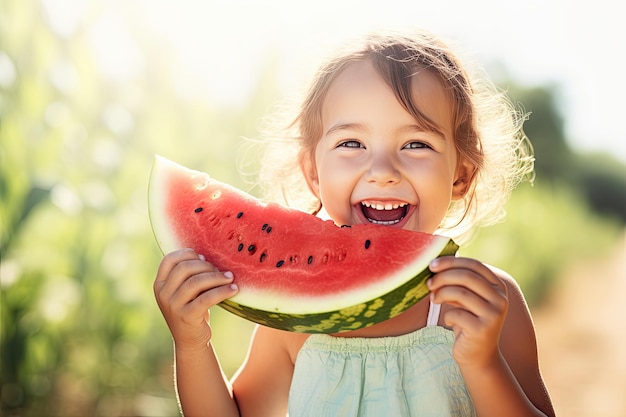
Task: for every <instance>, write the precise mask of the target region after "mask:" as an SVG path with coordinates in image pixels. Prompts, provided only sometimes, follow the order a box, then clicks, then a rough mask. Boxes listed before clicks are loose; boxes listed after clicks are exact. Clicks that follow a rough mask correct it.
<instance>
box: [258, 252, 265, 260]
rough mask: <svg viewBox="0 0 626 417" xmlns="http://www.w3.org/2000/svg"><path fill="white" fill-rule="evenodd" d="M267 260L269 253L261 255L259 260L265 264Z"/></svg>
mask: <svg viewBox="0 0 626 417" xmlns="http://www.w3.org/2000/svg"><path fill="white" fill-rule="evenodd" d="M265 258H267V253H265V252H263V253H262V254H261V257H260V258H259V262H263V261H264V260H265Z"/></svg>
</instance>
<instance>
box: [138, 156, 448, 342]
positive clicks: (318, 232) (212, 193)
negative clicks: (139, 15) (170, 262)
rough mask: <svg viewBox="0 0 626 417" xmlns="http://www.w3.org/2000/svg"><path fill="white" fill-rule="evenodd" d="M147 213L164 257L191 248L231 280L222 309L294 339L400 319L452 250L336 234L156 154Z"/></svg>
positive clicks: (369, 234) (413, 235)
mask: <svg viewBox="0 0 626 417" xmlns="http://www.w3.org/2000/svg"><path fill="white" fill-rule="evenodd" d="M149 211H150V221H151V223H152V229H153V231H154V235H155V237H156V240H157V242H158V245H159V247H160V248H161V250H162V251H163V253H168V252H170V251H173V250H176V249H179V248H185V247H190V248H193V249H194V250H195V251H196V252H198V253H200V254H203V255H205V256H206V258H207V260H208V261H209V262H211V263H213V264H214V265H215V266H216V267H217V268H218V269H219V270H222V271H232V272H233V274H234V276H235V282H236V283H237V285H238V286H239V292H238V293H237V294H236V295H235V296H234V297H232V298H230V299H228V300H226V301H224V302H223V303H221V304H220V306H221V307H223V308H225V309H226V310H228V311H230V312H232V313H234V314H236V315H239V316H241V317H244V318H246V319H248V320H251V321H254V322H256V323H260V324H263V325H266V326H270V327H274V328H277V329H282V330H289V331H296V332H305V333H338V332H342V331H348V330H355V329H358V328H361V327H366V326H371V325H373V324H376V323H379V322H381V321H383V320H387V319H389V318H391V317H394V316H396V315H398V314H400V313H401V312H403V311H404V310H406V309H407V308H409V307H411V306H412V305H414V304H415V303H416V302H418V301H419V300H421V299H422V298H423V297H424V296H426V295H427V294H428V289H427V287H426V280H427V279H428V277H430V276H431V272H430V270H429V269H428V264H429V262H430V261H431V260H432V259H434V258H436V257H438V256H442V255H453V254H455V253H456V251H457V249H458V246H457V245H456V244H455V243H454V242H453V241H452V240H451V239H449V238H446V237H443V236H436V235H430V234H425V233H419V232H413V231H409V230H403V229H396V228H390V227H385V226H380V225H374V224H359V225H354V226H351V227H337V226H336V225H335V224H334V223H333V222H332V221H330V220H322V219H320V218H318V217H316V216H313V215H311V214H307V213H304V212H301V211H297V210H294V209H289V208H286V207H283V206H280V205H277V204H265V203H262V202H261V201H259V200H257V199H256V198H254V197H252V196H250V195H249V194H246V193H244V192H243V191H240V190H238V189H236V188H234V187H231V186H229V185H227V184H224V183H222V182H220V181H218V180H215V179H213V178H211V177H210V176H209V175H207V174H205V173H202V172H198V171H194V170H191V169H188V168H186V167H184V166H181V165H179V164H176V163H174V162H172V161H169V160H167V159H165V158H163V157H160V156H156V158H155V162H154V166H153V168H152V173H151V176H150V185H149Z"/></svg>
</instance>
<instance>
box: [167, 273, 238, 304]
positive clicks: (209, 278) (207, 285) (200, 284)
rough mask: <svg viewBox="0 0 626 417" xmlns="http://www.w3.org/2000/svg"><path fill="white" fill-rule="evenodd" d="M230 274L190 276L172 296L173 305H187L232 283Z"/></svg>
mask: <svg viewBox="0 0 626 417" xmlns="http://www.w3.org/2000/svg"><path fill="white" fill-rule="evenodd" d="M232 280H233V274H232V273H230V272H224V273H222V272H218V271H211V272H201V273H198V274H194V275H191V276H189V278H187V279H186V280H185V281H184V282H183V283H182V284H181V285H180V286H179V287H178V288H177V289H176V291H175V292H174V293H173V294H172V296H171V301H170V302H171V304H172V305H185V304H188V303H189V302H191V301H193V300H195V299H196V298H197V297H199V296H200V294H202V293H204V292H207V291H210V290H212V289H215V288H218V287H222V286H225V285H226V286H227V285H229V284H231V283H232Z"/></svg>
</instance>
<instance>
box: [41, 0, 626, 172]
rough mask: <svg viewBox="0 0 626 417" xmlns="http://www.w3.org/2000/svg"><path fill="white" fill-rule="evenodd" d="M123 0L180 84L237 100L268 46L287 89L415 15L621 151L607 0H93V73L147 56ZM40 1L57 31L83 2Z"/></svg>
mask: <svg viewBox="0 0 626 417" xmlns="http://www.w3.org/2000/svg"><path fill="white" fill-rule="evenodd" d="M129 2H130V3H134V4H135V7H134V9H135V10H136V12H135V15H134V16H133V19H135V20H133V24H137V25H141V27H142V28H144V29H145V30H146V31H148V32H151V33H153V34H155V35H156V36H159V37H160V38H162V39H163V40H164V41H165V42H167V43H168V44H169V46H171V47H172V48H173V50H174V51H175V56H174V59H177V60H178V61H179V64H180V67H181V68H183V70H184V74H180V77H179V78H180V86H179V88H180V90H181V92H182V93H183V94H184V93H185V91H187V93H189V94H191V93H193V94H197V93H198V90H199V91H201V92H202V94H206V95H207V97H211V98H212V99H213V100H215V99H218V100H221V101H222V102H223V103H224V104H225V105H229V104H232V103H238V102H242V101H244V100H246V98H247V97H248V94H250V92H251V88H253V87H254V86H255V83H256V82H257V80H258V76H259V72H260V68H263V64H264V63H265V62H266V61H267V59H268V56H274V57H278V59H279V62H280V69H279V76H280V80H281V86H280V87H281V88H282V89H283V90H284V91H285V93H286V94H288V93H289V90H290V89H293V88H295V87H296V86H298V85H299V84H300V83H301V81H302V80H303V78H302V74H303V70H304V69H312V68H313V67H314V65H315V64H317V61H316V60H315V58H317V57H319V56H320V55H321V54H323V53H326V52H327V51H328V48H329V47H330V46H332V45H334V44H336V43H337V42H338V41H340V40H342V39H344V38H346V37H350V36H353V35H355V34H358V33H362V32H365V31H367V30H370V29H374V28H408V27H411V26H419V27H424V28H426V29H429V30H431V31H433V32H435V33H438V34H440V35H442V36H443V37H444V38H445V39H447V40H450V41H452V42H453V43H455V44H456V45H457V46H458V47H459V48H460V51H461V55H467V56H470V57H471V58H473V59H475V60H477V61H478V62H480V63H482V64H483V65H485V66H487V67H488V68H489V65H492V64H493V63H494V62H501V63H502V64H503V65H504V67H505V68H506V71H508V73H509V74H510V75H511V77H512V78H513V79H514V80H516V81H518V82H521V83H525V84H531V85H532V84H556V85H558V86H560V91H561V99H562V101H561V103H560V104H561V108H562V111H563V115H564V117H565V121H566V133H567V136H568V138H569V139H570V141H571V145H572V146H573V147H574V148H575V149H578V150H602V151H607V152H610V153H612V154H614V155H616V156H617V157H619V158H620V159H622V160H623V161H626V129H625V128H624V127H623V123H624V118H625V117H624V116H625V114H624V113H626V105H625V104H624V97H626V86H625V85H624V75H623V71H624V64H626V53H625V52H624V51H625V50H626V48H624V47H623V43H624V41H626V25H624V24H623V12H622V11H621V9H620V5H619V2H615V1H614V0H595V1H593V2H584V3H575V2H572V1H571V0H555V1H545V0H525V1H516V2H505V1H498V0H474V1H467V0H430V1H421V0H405V1H402V0H384V1H383V0H378V1H373V0H361V1H355V0H345V1H341V0H316V1H314V2H313V1H310V2H309V1H307V2H299V1H293V0H263V1H254V0H247V1H246V0H221V1H210V0H176V1H174V0H128V1H126V2H123V1H120V0H110V1H104V0H101V1H100V2H99V3H101V5H100V6H99V12H98V13H100V16H99V17H98V19H97V20H96V23H95V24H94V25H93V26H92V27H91V28H90V39H91V42H92V43H93V47H94V56H95V58H96V60H97V62H98V64H99V66H100V68H101V70H102V71H103V72H105V73H107V74H108V75H109V76H111V77H117V78H120V79H124V78H128V77H134V76H137V75H138V74H140V73H141V72H142V71H143V70H145V66H146V62H145V61H143V60H142V58H141V57H142V54H141V52H140V45H139V44H138V43H136V42H133V41H132V39H131V36H130V34H129V28H128V27H127V25H124V24H122V20H123V19H121V18H120V15H119V13H121V12H120V11H121V10H128V3H129ZM43 3H44V4H45V5H46V6H47V10H48V15H49V20H50V21H51V22H52V23H53V25H54V26H56V30H57V32H58V33H60V34H61V35H63V32H66V33H67V34H70V33H71V31H72V30H74V28H73V26H72V25H73V24H74V25H75V24H76V22H77V21H79V20H80V18H81V14H84V13H86V10H87V9H88V8H89V6H88V3H89V2H88V1H86V0H47V1H45V0H44V1H43ZM124 3H125V5H124ZM92 6H93V4H92ZM90 12H91V13H93V10H92V9H90ZM126 21H127V22H128V19H127V20H126ZM272 54H274V55H272ZM276 54H277V55H276ZM186 80H194V82H195V81H198V82H200V83H201V87H200V88H199V89H198V86H197V83H195V84H193V85H192V83H191V82H190V83H188V84H187V85H186V84H185V81H186Z"/></svg>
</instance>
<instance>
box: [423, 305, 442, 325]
mask: <svg viewBox="0 0 626 417" xmlns="http://www.w3.org/2000/svg"><path fill="white" fill-rule="evenodd" d="M440 311H441V304H435V303H430V306H429V307H428V317H427V318H426V326H437V324H438V323H439V312H440Z"/></svg>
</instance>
